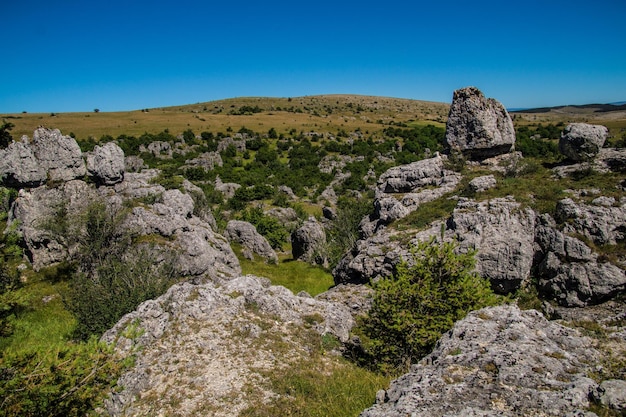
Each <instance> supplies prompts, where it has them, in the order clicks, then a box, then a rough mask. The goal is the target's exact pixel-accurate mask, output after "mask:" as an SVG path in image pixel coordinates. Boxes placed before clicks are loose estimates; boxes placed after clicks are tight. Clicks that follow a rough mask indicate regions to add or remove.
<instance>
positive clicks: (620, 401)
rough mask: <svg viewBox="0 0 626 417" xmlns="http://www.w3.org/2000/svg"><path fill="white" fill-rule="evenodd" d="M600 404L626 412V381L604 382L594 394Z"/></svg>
mask: <svg viewBox="0 0 626 417" xmlns="http://www.w3.org/2000/svg"><path fill="white" fill-rule="evenodd" d="M593 396H594V398H595V399H596V401H598V402H599V403H600V404H602V405H604V406H606V407H609V408H610V409H612V410H615V411H618V412H622V413H623V412H624V411H626V381H622V380H620V379H610V380H607V381H602V383H601V384H600V386H599V387H598V389H597V390H596V391H595V392H594V393H593Z"/></svg>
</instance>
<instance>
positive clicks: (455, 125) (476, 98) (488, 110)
mask: <svg viewBox="0 0 626 417" xmlns="http://www.w3.org/2000/svg"><path fill="white" fill-rule="evenodd" d="M446 141H447V142H448V145H449V146H450V147H451V148H452V149H454V150H457V151H461V152H463V153H464V154H465V155H467V156H469V157H470V158H472V159H485V158H489V157H492V156H496V155H500V154H504V153H508V152H511V150H513V147H514V145H515V129H514V127H513V121H512V120H511V117H510V116H509V114H508V112H507V111H506V109H505V108H504V106H503V105H502V104H501V103H500V102H499V101H497V100H495V99H493V98H485V96H484V95H483V93H482V92H481V91H480V90H478V89H477V88H476V87H466V88H462V89H460V90H456V91H455V92H454V96H453V98H452V105H451V106H450V113H449V115H448V122H447V124H446Z"/></svg>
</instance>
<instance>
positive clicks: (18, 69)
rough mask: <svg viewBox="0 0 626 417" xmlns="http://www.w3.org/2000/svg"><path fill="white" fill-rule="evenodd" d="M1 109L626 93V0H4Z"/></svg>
mask: <svg viewBox="0 0 626 417" xmlns="http://www.w3.org/2000/svg"><path fill="white" fill-rule="evenodd" d="M0 10H1V12H2V13H1V15H2V19H1V23H0V36H1V39H2V41H3V46H4V48H3V51H4V54H3V60H2V63H0V113H8V112H21V111H28V112H66V111H91V110H93V109H95V108H99V109H100V110H102V111H115V110H135V109H142V108H151V107H160V106H168V105H179V104H191V103H196V102H203V101H210V100H215V99H221V98H231V97H241V96H272V97H296V96H304V95H316V94H365V95H379V96H390V97H402V98H412V99H420V100H432V101H440V102H450V100H451V98H452V92H453V91H454V90H455V89H457V88H460V87H464V86H468V85H474V86H477V87H478V88H480V89H481V90H482V91H483V92H484V93H485V95H487V96H488V97H494V98H496V99H498V100H500V101H501V102H502V103H504V105H505V106H507V107H539V106H550V105H560V104H586V103H592V102H602V103H607V102H615V101H623V100H626V0H596V1H593V2H592V1H579V0H547V1H535V0H532V1H526V2H511V1H506V0H500V1H479V0H475V1H458V0H447V1H446V0H443V1H436V0H433V1H424V2H422V1H409V0H405V1H398V0H386V1H368V0H363V1H353V0H349V1H342V0H334V1H327V0H318V1H308V2H300V1H293V0H292V1H289V2H278V1H271V0H267V1H254V2H252V1H248V0H234V1H233V0H221V1H192V0H178V1H158V0H155V1H149V2H148V1H143V0H141V1H133V0H125V1H118V0H112V1H88V0H73V1H72V0H59V1H50V0H48V1H31V0H19V1H18V0H1V4H0Z"/></svg>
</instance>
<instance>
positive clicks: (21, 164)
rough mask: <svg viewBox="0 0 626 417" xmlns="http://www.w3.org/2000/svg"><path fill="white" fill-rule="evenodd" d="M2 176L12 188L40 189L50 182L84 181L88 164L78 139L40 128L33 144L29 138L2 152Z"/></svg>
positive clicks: (5, 182)
mask: <svg viewBox="0 0 626 417" xmlns="http://www.w3.org/2000/svg"><path fill="white" fill-rule="evenodd" d="M0 157H1V162H0V177H1V178H2V181H3V183H4V184H6V185H9V186H12V187H17V188H21V187H36V186H39V185H41V184H43V183H44V182H46V181H52V182H59V181H70V180H73V179H77V178H81V177H83V176H84V175H85V174H86V173H87V170H86V168H85V162H84V161H83V158H82V153H81V151H80V148H79V147H78V144H77V143H76V140H74V139H73V138H71V137H69V136H63V135H62V134H61V132H60V131H59V130H58V129H54V130H52V129H46V128H43V127H40V128H38V129H37V130H35V132H34V133H33V141H32V143H31V142H29V140H28V137H24V138H22V142H19V143H18V142H13V143H11V144H10V145H9V147H8V148H7V149H6V150H2V151H0Z"/></svg>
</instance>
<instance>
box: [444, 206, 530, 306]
mask: <svg viewBox="0 0 626 417" xmlns="http://www.w3.org/2000/svg"><path fill="white" fill-rule="evenodd" d="M447 228H448V230H447V232H448V234H449V235H451V236H452V237H453V238H455V239H457V240H458V241H459V244H460V249H461V250H462V251H465V250H475V251H477V254H476V270H477V272H478V273H479V274H480V275H481V276H482V277H484V278H488V279H489V281H490V282H491V286H492V288H493V289H494V290H495V291H496V292H498V293H501V294H507V293H510V292H513V291H515V290H517V289H518V288H520V287H521V286H522V284H523V283H524V282H525V281H527V280H528V278H529V277H530V272H531V268H532V265H533V255H534V247H533V243H534V232H535V212H534V211H532V210H531V209H529V208H526V209H523V208H522V207H521V204H519V203H517V202H516V201H515V200H513V199H512V198H511V199H501V198H495V199H492V200H489V201H485V202H480V203H478V202H476V201H473V200H461V201H459V203H458V204H457V207H456V209H455V210H454V212H453V213H452V216H451V218H450V219H449V220H448V222H447Z"/></svg>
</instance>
